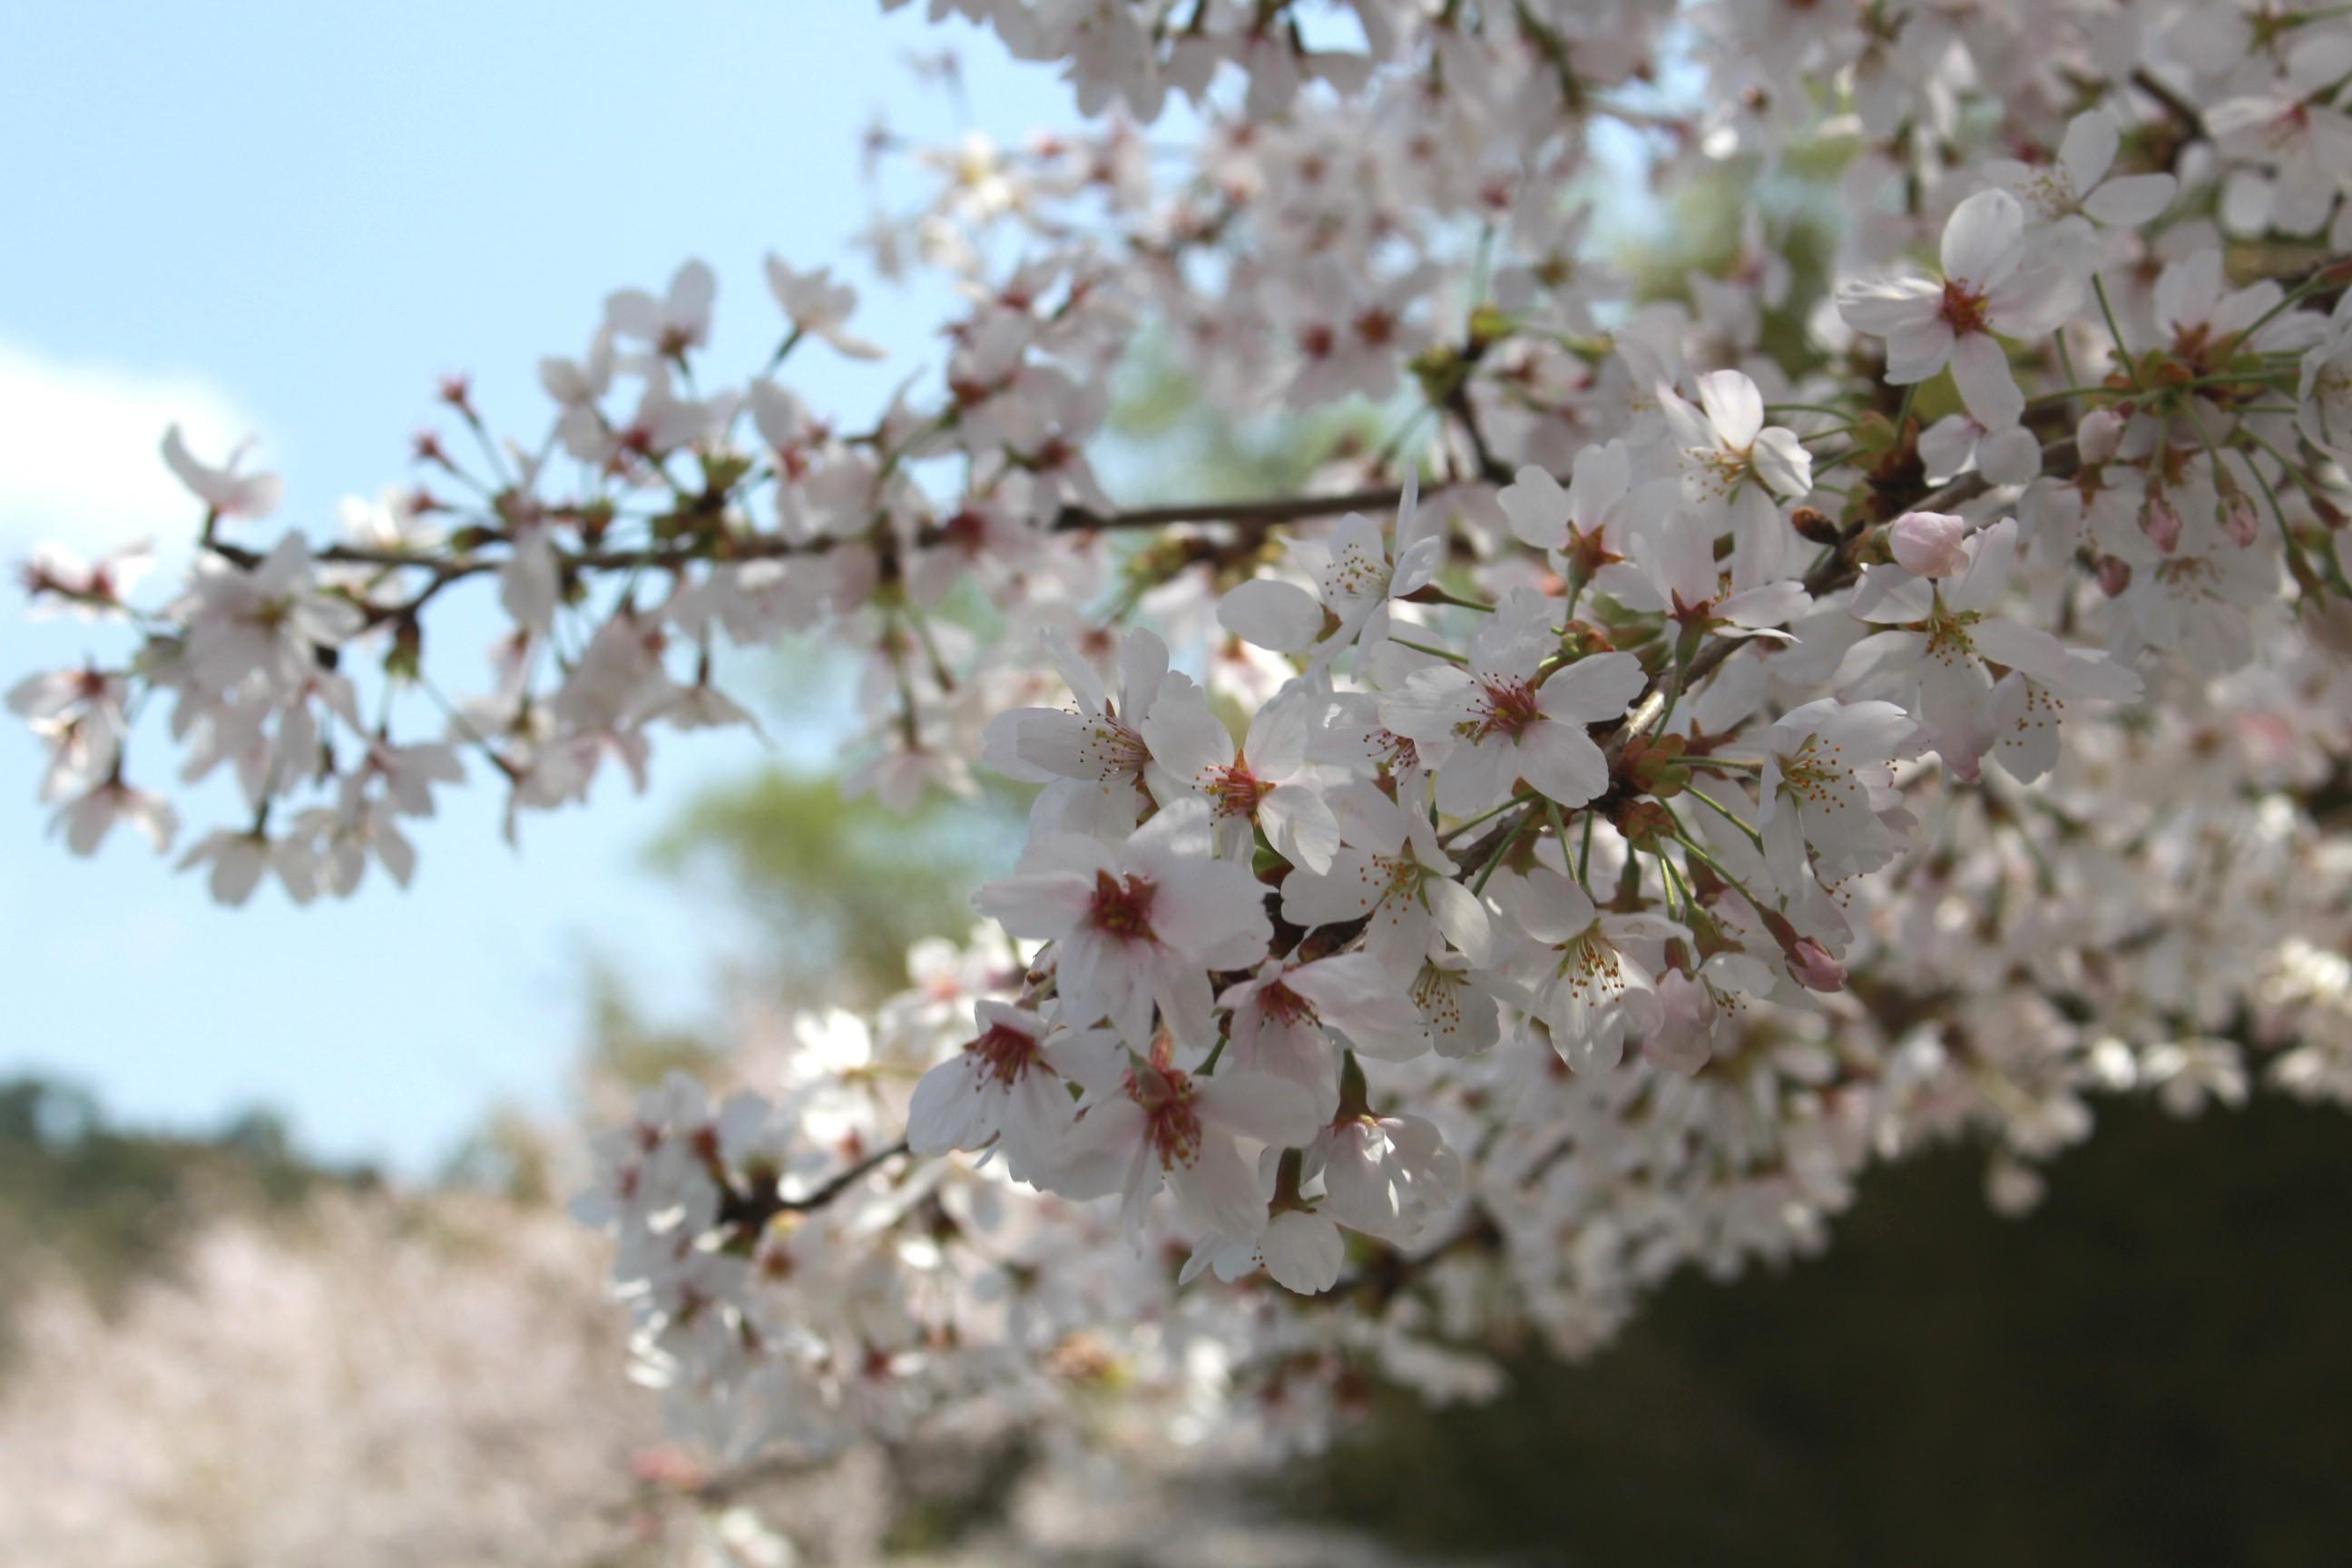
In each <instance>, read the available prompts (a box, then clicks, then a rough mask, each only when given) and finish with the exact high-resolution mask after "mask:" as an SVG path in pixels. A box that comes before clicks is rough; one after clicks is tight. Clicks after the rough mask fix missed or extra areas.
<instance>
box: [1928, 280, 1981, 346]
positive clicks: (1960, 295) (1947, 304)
mask: <svg viewBox="0 0 2352 1568" xmlns="http://www.w3.org/2000/svg"><path fill="white" fill-rule="evenodd" d="M1940 314H1941V315H1942V316H1943V318H1944V320H1945V321H1948V322H1949V323H1950V324H1951V328H1952V335H1953V336H1955V337H1966V336H1968V334H1969V333H1970V332H1988V331H1991V330H1992V329H1991V328H1990V326H1988V325H1987V324H1986V322H1987V321H1988V319H1989V318H1990V316H1991V314H1992V303H1991V301H1990V300H1987V299H1986V298H1985V297H1984V295H1983V294H1982V293H1980V292H1979V291H1978V290H1977V289H1971V288H1969V286H1968V285H1967V284H1965V283H1963V282H1961V281H1960V280H1959V279H1957V278H1955V279H1951V280H1950V281H1948V282H1947V283H1946V284H1945V285H1944V307H1943V310H1942V311H1941V312H1940Z"/></svg>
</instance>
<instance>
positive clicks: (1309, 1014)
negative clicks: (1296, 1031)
mask: <svg viewBox="0 0 2352 1568" xmlns="http://www.w3.org/2000/svg"><path fill="white" fill-rule="evenodd" d="M1257 1005H1258V1010H1259V1011H1260V1012H1262V1013H1264V1014H1265V1016H1266V1017H1267V1018H1269V1019H1271V1020H1273V1021H1274V1022H1275V1023H1277V1024H1282V1025H1285V1026H1293V1025H1300V1024H1303V1025H1306V1026H1308V1027H1309V1028H1312V1027H1313V1026H1315V1025H1317V1024H1318V1023H1320V1022H1321V1021H1322V1018H1321V1016H1320V1015H1318V1013H1317V1012H1316V1011H1315V1004H1314V1003H1312V1002H1309V1001H1308V1000H1307V998H1306V997H1304V996H1301V995H1300V994H1298V993H1297V992H1296V991H1293V990H1292V989H1291V988H1290V987H1289V986H1287V985H1285V984H1283V983H1282V982H1281V981H1279V980H1277V981H1276V982H1275V983H1274V984H1271V985H1269V986H1267V987H1266V988H1265V990H1263V991H1261V992H1259V993H1258V994H1257Z"/></svg>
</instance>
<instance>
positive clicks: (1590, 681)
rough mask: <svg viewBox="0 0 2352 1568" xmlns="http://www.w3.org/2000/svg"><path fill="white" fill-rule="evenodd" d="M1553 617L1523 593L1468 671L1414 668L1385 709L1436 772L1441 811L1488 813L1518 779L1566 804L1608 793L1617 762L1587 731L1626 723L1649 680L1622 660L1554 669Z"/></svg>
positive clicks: (1497, 618) (1482, 631)
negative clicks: (1551, 662) (1547, 665)
mask: <svg viewBox="0 0 2352 1568" xmlns="http://www.w3.org/2000/svg"><path fill="white" fill-rule="evenodd" d="M1552 614H1553V611H1552V609H1551V607H1550V606H1549V604H1548V603H1546V602H1545V601H1542V600H1540V599H1538V598H1536V597H1535V596H1534V595H1521V596H1520V597H1518V598H1517V600H1516V601H1515V602H1514V603H1512V604H1509V605H1505V606H1504V607H1503V608H1502V610H1501V611H1499V612H1498V613H1496V615H1494V616H1489V617H1488V618H1487V619H1486V621H1485V622H1484V623H1483V624H1482V625H1481V626H1479V628H1478V630H1477V632H1476V633H1475V634H1474V635H1473V637H1471V639H1470V658H1469V662H1468V665H1467V666H1466V667H1465V666H1461V665H1432V666H1429V667H1426V668H1422V669H1418V670H1415V671H1414V672H1413V673H1412V677H1411V678H1410V679H1408V680H1407V681H1406V683H1405V686H1404V689H1403V690H1402V691H1400V692H1397V693H1395V694H1393V695H1391V696H1390V697H1389V698H1387V699H1386V700H1383V701H1382V702H1381V721H1382V722H1383V723H1385V724H1386V725H1387V726H1388V727H1389V728H1390V729H1391V730H1393V731H1396V732H1397V733H1398V734H1400V735H1402V736H1404V737H1406V738H1407V739H1408V740H1411V741H1412V742H1413V743H1414V745H1416V746H1417V747H1418V748H1420V751H1421V754H1422V756H1423V758H1424V759H1426V760H1429V761H1430V762H1431V763H1433V766H1434V768H1435V770H1436V773H1437V805H1438V808H1439V809H1440V810H1442V811H1447V812H1451V813H1454V815H1456V816H1475V815H1476V814H1477V813H1479V812H1482V811H1486V810H1489V809H1491V808H1492V807H1495V806H1497V805H1502V804H1503V803H1504V802H1505V801H1506V800H1508V799H1509V798H1510V796H1511V791H1512V787H1513V784H1514V783H1515V782H1516V781H1517V780H1519V779H1525V780H1526V781H1527V782H1528V784H1530V785H1532V786H1533V787H1534V789H1535V790H1536V792H1537V793H1538V794H1539V795H1544V796H1545V797H1546V798H1548V799H1550V800H1554V801H1557V802H1559V804H1560V805H1566V806H1578V805H1584V804H1585V803H1586V802H1587V801H1590V800H1591V799H1593V798H1594V797H1595V796H1597V795H1600V794H1601V792H1602V791H1603V790H1605V789H1607V788H1608V787H1609V765H1608V763H1607V762H1606V761H1605V760H1603V758H1602V757H1601V748H1600V747H1598V746H1596V745H1594V744H1593V743H1592V739H1591V736H1590V735H1589V734H1587V733H1586V730H1585V727H1586V726H1587V725H1590V724H1597V723H1601V722H1603V721H1608V720H1612V719H1619V718H1622V717H1623V716H1624V713H1625V710H1626V709H1628V708H1629V707H1631V706H1632V705H1633V700H1634V699H1636V698H1637V697H1639V696H1640V695H1641V694H1642V689H1643V687H1644V686H1645V685H1646V684H1647V678H1646V677H1645V676H1644V675H1643V673H1642V664H1641V661H1640V660H1639V659H1637V658H1633V656H1632V655H1631V654H1623V653H1601V654H1591V655H1588V656H1586V657H1585V658H1580V659H1578V660H1576V661H1575V662H1574V663H1572V664H1566V665H1559V666H1557V667H1555V668H1549V669H1546V668H1544V663H1545V659H1546V658H1547V657H1548V656H1549V654H1550V653H1552V652H1553V651H1554V650H1555V649H1556V647H1557V646H1558V645H1557V642H1556V641H1555V640H1554V639H1552V638H1550V637H1549V636H1548V635H1547V631H1548V622H1549V618H1550V616H1551V615H1552Z"/></svg>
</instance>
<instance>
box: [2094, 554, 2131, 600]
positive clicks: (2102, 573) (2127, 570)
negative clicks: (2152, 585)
mask: <svg viewBox="0 0 2352 1568" xmlns="http://www.w3.org/2000/svg"><path fill="white" fill-rule="evenodd" d="M2098 578H2099V592H2100V593H2102V594H2105V595H2106V596H2107V597H2108V598H2110V599H2113V598H2117V597H2119V596H2121V595H2122V594H2123V591H2124V590H2125V589H2126V588H2128V587H2130V586H2131V578H2132V571H2131V563H2130V562H2128V561H2126V560H2125V559H2124V558H2123V557H2122V556H2120V555H2102V556H2100V557H2099V565H2098Z"/></svg>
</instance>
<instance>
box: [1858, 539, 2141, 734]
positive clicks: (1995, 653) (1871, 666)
mask: <svg viewBox="0 0 2352 1568" xmlns="http://www.w3.org/2000/svg"><path fill="white" fill-rule="evenodd" d="M2016 559H2017V523H2016V521H2015V520H2014V519H2011V518H2003V519H2001V521H1999V522H1997V523H1995V524H1993V525H1992V526H1991V527H1990V528H1988V529H1986V530H1984V531H1982V532H1980V533H1979V534H1977V535H1976V536H1975V537H1974V538H1973V539H1972V540H1970V541H1969V566H1968V570H1967V572H1966V573H1965V574H1962V575H1960V576H1958V578H1947V579H1945V580H1944V581H1942V582H1940V583H1938V582H1931V581H1929V580H1928V579H1927V578H1923V577H1916V576H1914V575H1913V574H1910V573H1909V572H1906V571H1905V570H1904V569H1903V568H1902V567H1900V566H1874V567H1872V568H1870V570H1869V571H1868V572H1867V573H1866V574H1864V580H1863V583H1862V585H1861V587H1859V588H1858V589H1856V590H1855V593H1854V597H1853V613H1854V614H1855V615H1856V616H1860V617H1862V618H1863V619H1864V620H1865V621H1869V622H1873V623H1874V624H1876V625H1879V626H1885V627H1886V628H1888V629H1886V630H1884V631H1879V632H1874V633H1872V634H1871V635H1870V636H1868V637H1864V638H1863V639H1862V640H1861V641H1860V642H1858V643H1855V644H1854V645H1853V647H1850V648H1848V649H1847V650H1846V653H1845V656H1844V658H1843V659H1842V660H1841V661H1840V663H1839V665H1838V668H1837V671H1836V674H1835V676H1834V677H1833V682H1834V684H1835V685H1836V686H1837V687H1838V688H1839V689H1842V690H1843V691H1845V692H1847V693H1848V694H1850V695H1851V696H1853V697H1856V698H1871V699H1882V700H1888V701H1892V702H1893V703H1895V705H1896V706H1898V707H1900V708H1902V709H1904V710H1906V711H1909V712H1912V713H1916V715H1918V717H1919V719H1920V721H1921V722H1922V725H1923V728H1924V730H1925V738H1926V741H1927V746H1928V748H1929V749H1930V750H1933V751H1935V752H1937V753H1938V754H1940V755H1941V756H1942V757H1943V759H1944V762H1945V763H1946V765H1947V766H1948V767H1950V768H1951V769H1952V770H1953V771H1954V772H1955V773H1958V774H1959V775H1960V776H1961V777H1962V778H1966V779H1972V778H1974V777H1975V776H1976V774H1977V763H1978V760H1979V758H1981V757H1982V756H1983V755H1984V754H1985V753H1986V752H1988V751H1990V750H1991V749H1992V747H1993V745H1994V743H1995V742H1997V741H1998V740H1999V739H2000V736H1999V734H1998V733H1997V732H1996V731H1995V729H1994V721H1993V710H1992V691H1993V685H1994V680H1993V677H1992V674H1991V672H1990V670H1988V669H1987V668H1986V666H1987V664H1988V663H1989V662H1990V663H1992V664H1998V665H2001V666H2004V667H2006V668H2010V669H2015V670H2021V671H2023V672H2024V673H2025V675H2027V676H2028V677H2029V678H2031V679H2034V680H2037V681H2039V682H2041V683H2042V686H2044V687H2045V688H2046V689H2049V690H2050V691H2052V692H2054V693H2056V694H2057V695H2058V696H2060V697H2062V698H2084V699H2095V700H2102V701H2108V702H2132V701H2137V700H2138V698H2139V694H2140V682H2139V677H2138V676H2137V675H2136V674H2134V673H2133V672H2132V670H2131V669H2130V668H2128V667H2127V666H2125V665H2122V664H2118V663H2116V662H2115V661H2114V660H2112V659H2109V658H2104V657H2102V656H2098V655H2093V654H2084V653H2076V652H2074V651H2072V650H2070V649H2069V648H2067V647H2065V646H2064V645H2063V644H2062V643H2061V642H2059V640H2058V639H2057V638H2056V637H2052V636H2051V635H2050V634H2049V633H2048V632H2045V631H2042V630H2040V629H2039V628H2037V627H2033V626H2025V625H2023V624H2022V623H2021V622H2018V621H2013V620H2011V619H2008V618H2007V617H2005V616H2000V615H1999V614H1998V613H1996V612H1997V610H1998V608H1999V606H2000V605H2001V603H2002V600H2003V599H2004V597H2005V596H2006V595H2007V594H2008V591H2009V579H2010V574H2011V569H2012V568H2013V566H2014V565H2015V563H2016Z"/></svg>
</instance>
